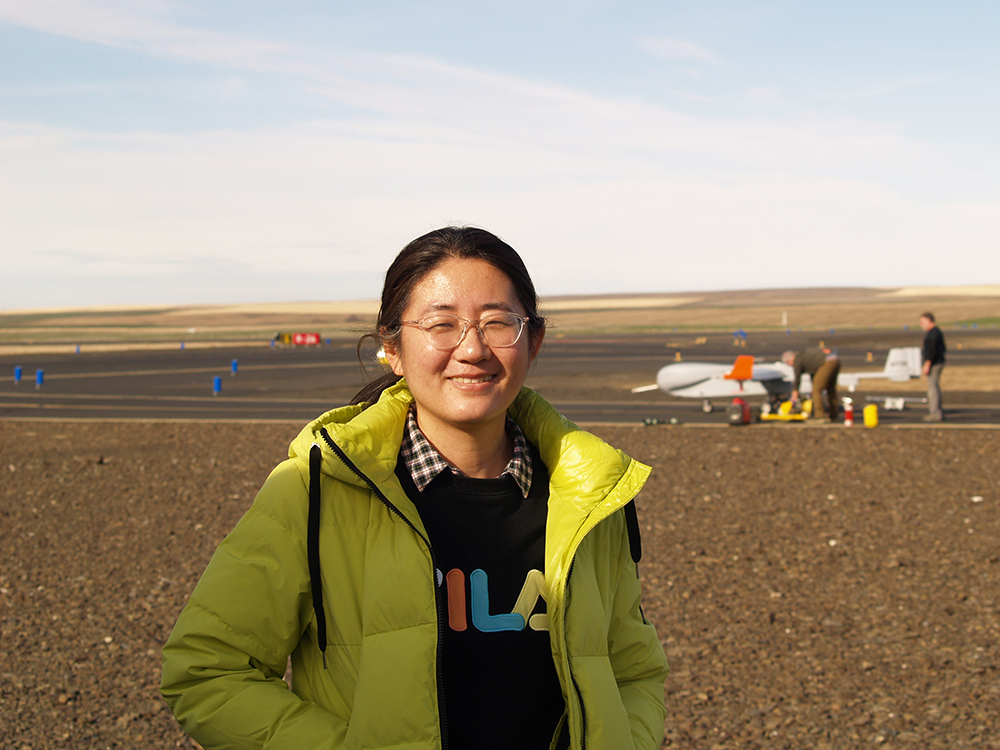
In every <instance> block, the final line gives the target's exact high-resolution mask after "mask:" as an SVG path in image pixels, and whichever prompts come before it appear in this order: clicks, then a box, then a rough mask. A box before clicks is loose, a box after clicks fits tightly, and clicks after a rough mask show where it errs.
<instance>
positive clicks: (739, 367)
mask: <svg viewBox="0 0 1000 750" xmlns="http://www.w3.org/2000/svg"><path fill="white" fill-rule="evenodd" d="M724 377H725V379H726V380H753V355H752V354H741V355H740V356H738V357H737V358H736V361H735V362H734V363H733V369H732V370H730V371H729V372H727V373H726V374H725V375H724Z"/></svg>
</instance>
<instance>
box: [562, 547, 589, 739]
mask: <svg viewBox="0 0 1000 750" xmlns="http://www.w3.org/2000/svg"><path fill="white" fill-rule="evenodd" d="M575 567H576V553H575V552H574V553H573V560H572V561H571V562H570V564H569V572H568V573H567V574H566V591H569V579H570V578H572V577H573V568H575ZM563 600H564V601H565V597H563ZM565 632H566V605H565V604H564V605H563V633H565ZM566 670H567V671H568V672H569V679H570V682H572V683H573V690H575V691H576V699H577V701H578V702H579V704H580V728H581V731H580V750H586V749H587V707H586V706H585V705H584V703H583V691H581V690H580V685H579V684H578V683H577V681H576V676H575V675H574V674H573V665H572V663H571V661H570V655H569V653H568V652H567V654H566ZM570 744H572V743H570Z"/></svg>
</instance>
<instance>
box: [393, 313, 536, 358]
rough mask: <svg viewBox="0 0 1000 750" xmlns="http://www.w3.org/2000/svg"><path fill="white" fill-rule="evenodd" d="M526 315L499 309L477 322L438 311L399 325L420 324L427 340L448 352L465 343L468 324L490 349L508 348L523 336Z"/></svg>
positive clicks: (418, 325) (436, 347)
mask: <svg viewBox="0 0 1000 750" xmlns="http://www.w3.org/2000/svg"><path fill="white" fill-rule="evenodd" d="M526 320H527V318H526V317H524V316H523V315H518V314H516V313H512V312H507V313H497V314H496V315H488V316H487V317H485V318H480V319H479V321H478V322H476V321H473V320H469V319H468V318H460V317H458V316H457V315H447V314H444V313H436V314H434V315H428V316H427V317H426V318H421V319H420V320H404V321H402V322H401V323H400V325H404V326H414V327H416V328H419V329H420V330H421V331H422V332H423V334H424V338H425V339H427V343H428V344H430V345H431V346H432V347H434V348H435V349H437V350H439V351H442V352H446V351H449V350H451V349H454V348H455V347H456V346H458V345H459V344H461V343H462V340H463V339H464V338H465V334H466V333H467V332H468V330H469V327H470V326H472V327H473V328H475V329H476V330H477V331H479V335H480V336H482V337H483V341H484V342H485V343H486V346H488V347H490V348H491V349H506V348H507V347H511V346H514V344H516V343H517V342H518V339H520V338H521V331H523V330H524V321H526Z"/></svg>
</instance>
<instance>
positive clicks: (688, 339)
mask: <svg viewBox="0 0 1000 750" xmlns="http://www.w3.org/2000/svg"><path fill="white" fill-rule="evenodd" d="M666 338H674V339H678V341H677V342H674V343H679V344H683V345H685V346H687V348H688V350H689V351H690V352H691V353H690V354H686V357H687V358H688V359H692V358H697V359H703V360H705V361H717V362H728V361H732V359H733V358H734V355H735V354H736V353H754V354H756V355H757V356H760V357H767V358H768V359H773V358H776V357H777V356H778V355H779V354H780V352H781V351H782V350H783V349H785V348H795V347H797V346H800V345H802V343H803V342H801V341H798V340H796V338H795V337H792V336H785V335H781V334H770V336H769V337H768V336H760V337H756V340H754V341H751V343H750V345H749V346H748V347H747V348H745V349H736V348H734V346H733V338H732V337H731V336H727V335H720V334H715V335H713V336H709V337H696V336H695V335H694V334H684V335H683V336H674V337H666ZM696 338H702V339H704V341H703V342H702V343H698V344H697V345H695V344H693V343H692V342H693V341H694V340H695V339H696ZM913 338H914V337H913V336H912V335H911V336H910V337H909V338H908V339H905V340H900V339H901V335H900V334H884V335H883V334H865V335H860V334H855V335H853V336H850V337H848V336H844V337H841V338H839V339H837V340H836V342H832V343H835V345H836V346H837V348H838V351H839V353H840V354H841V357H842V358H843V359H844V361H845V368H846V367H851V368H859V367H865V366H867V367H869V368H870V367H871V364H868V363H866V360H865V355H866V352H867V351H871V350H872V349H873V348H876V349H878V350H879V351H880V352H881V354H880V355H879V357H880V358H881V357H882V356H884V352H885V350H887V349H888V347H889V346H892V345H898V344H905V345H913V344H914V342H913V340H912V339H913ZM670 343H671V342H668V341H665V339H664V337H660V336H657V337H650V336H638V335H637V336H619V337H593V338H585V337H579V336H577V337H572V338H570V337H567V338H565V339H560V338H558V337H557V336H555V335H550V338H549V340H548V341H547V342H546V345H545V348H544V350H543V352H542V354H541V356H540V357H539V360H538V363H537V364H536V366H535V367H534V368H533V369H532V371H531V373H530V374H529V377H528V384H529V385H531V386H532V387H536V388H537V389H538V390H539V391H540V392H541V393H542V394H543V395H544V396H545V397H546V398H548V399H549V400H550V401H551V402H552V403H553V404H554V405H555V406H556V407H557V408H559V409H560V411H562V412H563V413H564V414H566V415H567V416H568V417H569V418H570V419H572V420H573V421H576V422H580V423H622V424H639V423H643V422H644V421H645V420H650V421H653V420H655V421H656V422H658V423H666V422H669V420H670V419H671V418H673V419H676V420H678V421H679V422H681V423H715V424H725V423H726V417H725V407H726V404H725V402H723V403H719V404H718V405H717V406H718V408H717V410H716V411H715V412H713V413H712V414H708V415H705V414H703V413H702V412H701V402H700V401H699V400H689V399H675V398H671V397H669V396H666V395H665V394H662V393H659V392H652V393H643V394H632V393H630V392H629V389H628V385H629V384H631V385H638V384H643V383H652V382H654V380H655V375H656V371H657V369H658V368H659V367H662V366H663V365H665V364H668V363H669V362H670V361H672V360H671V359H670V358H669V356H668V354H669V351H668V349H667V348H666V345H668V344H670ZM949 357H950V358H952V361H955V362H958V361H962V362H965V363H967V364H994V365H997V367H998V374H1000V353H995V352H990V351H974V350H968V351H966V352H964V353H963V352H949ZM234 360H235V361H236V372H235V373H234V372H233V361H234ZM15 367H20V368H21V382H20V384H15V382H14V368H15ZM39 369H40V370H42V371H43V373H44V382H43V383H42V385H41V386H40V387H36V382H35V378H36V371H37V370H39ZM372 369H373V370H374V367H373V368H372ZM216 378H218V383H219V384H220V385H221V388H220V389H219V390H218V392H215V384H216ZM362 382H363V375H362V372H361V367H360V365H359V363H358V361H357V355H356V353H355V348H354V346H353V345H352V344H343V345H327V346H322V347H301V348H286V349H278V348H270V347H267V346H261V347H242V348H226V347H220V348H214V349H190V348H189V349H186V350H181V349H180V348H179V347H178V349H176V350H157V351H120V352H93V353H88V352H87V351H86V347H84V348H83V350H82V351H81V353H80V354H41V355H37V356H32V355H17V356H9V355H8V356H3V357H0V419H72V420H79V419H93V420H116V419H130V420H136V419H142V420H227V421H232V420H268V421H272V420H278V421H291V422H298V423H305V422H307V421H309V420H311V419H314V418H315V417H316V416H318V415H320V414H322V413H323V412H325V411H327V410H329V409H331V408H334V407H336V406H338V405H341V404H343V403H346V402H347V401H348V400H349V399H350V398H351V396H352V395H353V394H354V393H355V392H356V391H357V389H358V388H359V387H360V386H361V384H362ZM886 393H887V394H889V395H892V394H891V390H890V384H888V383H887V389H886ZM909 395H913V394H912V393H911V394H909ZM949 397H950V398H951V401H950V402H949V400H948V399H949ZM945 398H946V408H948V409H949V423H951V424H998V425H1000V394H996V393H994V394H949V393H948V392H947V391H946V393H945ZM863 405H864V403H861V404H859V406H863ZM925 413H926V407H923V406H919V405H918V406H916V407H913V408H907V409H906V410H904V411H902V412H888V411H880V420H881V421H882V422H883V423H884V424H887V425H888V424H910V423H914V424H916V423H919V422H920V417H922V416H923V415H924V414H925ZM857 421H858V423H860V413H859V415H858V418H857Z"/></svg>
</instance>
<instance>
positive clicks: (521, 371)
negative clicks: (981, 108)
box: [161, 227, 667, 750]
mask: <svg viewBox="0 0 1000 750" xmlns="http://www.w3.org/2000/svg"><path fill="white" fill-rule="evenodd" d="M536 308H537V296H536V294H535V288H534V285H533V283H532V282H531V278H530V276H529V275H528V271H527V269H526V268H525V267H524V264H523V262H522V260H521V258H520V256H519V255H518V254H517V253H516V252H515V251H514V249H513V248H512V247H510V246H509V245H508V244H507V243H505V242H503V241H502V240H500V239H499V238H498V237H496V236H495V235H493V234H491V233H489V232H487V231H485V230H482V229H476V228H473V227H445V228H443V229H439V230H435V231H433V232H430V233H429V234H426V235H424V236H422V237H419V238H417V239H416V240H414V241H413V242H411V243H410V244H408V245H407V246H406V247H405V248H404V249H403V251H402V252H401V253H400V254H399V255H398V256H397V257H396V260H395V261H394V262H393V263H392V265H391V266H390V267H389V270H388V271H387V273H386V277H385V286H384V289H383V293H382V304H381V308H380V311H379V317H378V321H377V323H376V326H375V328H374V329H373V330H372V331H371V332H370V333H369V334H367V335H366V336H365V337H364V338H363V339H362V340H363V341H372V342H373V343H375V344H378V345H381V346H382V347H383V351H384V354H385V358H386V360H387V361H388V364H389V366H390V367H391V371H389V372H386V373H385V375H384V376H383V377H381V378H379V379H377V380H375V381H373V382H372V383H370V384H368V386H366V387H365V388H363V389H362V390H361V392H359V393H358V395H357V396H356V397H355V399H354V402H353V405H350V406H346V407H341V408H336V409H333V410H332V411H329V412H327V413H326V414H324V415H323V416H321V417H319V418H318V419H316V420H315V421H314V422H312V423H311V424H309V425H308V426H306V427H305V428H304V429H303V430H302V432H301V433H300V434H299V436H298V437H297V438H296V439H295V440H294V441H293V442H292V445H291V448H290V450H289V455H290V458H289V460H287V461H285V462H283V463H282V464H280V465H279V466H278V467H277V468H276V469H275V470H274V472H273V473H272V474H271V475H270V477H269V478H268V479H267V481H266V482H265V483H264V486H263V487H262V488H261V490H260V492H259V494H258V495H257V497H256V499H255V500H254V503H253V506H252V507H251V508H250V509H249V510H248V511H247V513H246V515H245V516H244V517H243V519H242V520H241V521H240V522H239V523H238V524H237V525H236V528H235V529H234V530H233V531H232V533H230V534H229V536H227V537H226V538H225V539H224V540H223V541H222V543H221V544H220V545H219V547H218V549H217V551H216V553H215V555H214V556H213V557H212V561H211V562H210V563H209V565H208V568H207V569H206V570H205V573H204V575H203V576H202V577H201V580H200V581H199V583H198V585H197V586H196V587H195V589H194V592H193V593H192V594H191V599H190V601H189V602H188V604H187V606H186V607H185V609H184V611H183V612H182V613H181V615H180V617H179V619H178V620H177V624H176V625H175V626H174V629H173V632H172V633H171V635H170V638H169V639H168V640H167V643H166V645H165V646H164V648H163V678H162V686H161V689H162V692H163V696H164V697H165V698H166V700H167V703H168V705H169V706H170V708H171V710H172V711H173V712H174V716H176V717H177V719H178V720H179V721H180V723H181V725H182V726H183V727H184V729H185V730H186V731H187V732H188V733H189V734H190V735H191V736H192V737H193V738H194V739H195V740H196V741H197V742H198V743H199V744H200V746H201V747H203V748H205V750H223V749H225V750H236V748H248V749H250V748H265V747H266V748H273V750H278V748H293V749H294V750H299V748H301V749H302V750H339V749H340V748H369V749H370V750H379V749H381V750H388V749H389V748H394V749H395V750H401V749H402V748H404V747H405V748H410V750H443V749H446V748H449V747H450V748H452V750H469V749H470V748H474V749H475V750H500V749H506V748H516V749H517V750H550V749H551V748H554V749H558V750H563V749H564V748H567V749H569V750H583V748H587V749H588V750H622V748H629V749H630V750H632V749H634V750H657V748H659V747H660V743H661V742H662V739H663V722H664V718H665V716H666V707H665V705H664V680H665V679H666V676H667V661H666V656H665V654H664V651H663V647H662V646H661V645H660V641H659V639H658V637H657V634H656V630H655V628H654V627H653V625H652V624H651V623H650V622H649V621H648V620H646V618H645V617H644V616H643V613H642V609H641V606H640V603H641V598H642V593H641V583H640V580H639V571H638V568H637V562H638V559H639V552H640V548H639V543H640V539H639V524H638V519H637V516H636V511H635V505H634V504H633V502H632V500H633V498H634V497H635V496H636V495H637V494H638V492H639V490H640V489H641V488H642V486H643V484H644V483H645V481H646V478H647V476H648V475H649V473H650V468H649V467H647V466H645V465H643V464H641V463H639V462H638V461H635V460H633V459H631V458H629V457H628V456H626V455H625V454H624V453H621V452H620V451H618V450H616V449H615V448H612V447H611V446H610V445H608V444H607V443H605V442H603V441H602V440H600V439H599V438H598V437H597V436H595V435H593V434H591V433H589V432H586V431H584V430H581V429H580V428H578V427H577V426H576V425H574V424H572V423H571V422H569V420H567V419H566V418H565V417H563V416H562V415H561V414H559V413H558V412H557V411H556V410H555V409H554V408H553V407H552V406H550V405H549V404H548V403H547V402H545V401H544V400H543V399H542V398H541V396H539V395H538V394H537V393H535V392H534V391H532V390H530V389H528V388H526V387H524V380H525V376H526V375H527V373H528V370H529V368H530V367H531V364H532V362H533V361H534V359H535V356H536V355H537V354H538V352H539V350H540V349H541V346H542V340H543V338H544V336H545V320H544V319H543V318H542V317H541V316H540V315H539V314H538V311H537V309H536ZM248 429H249V428H248ZM289 657H290V658H291V666H292V679H291V686H290V689H289V685H287V684H285V682H284V680H282V675H283V674H284V672H285V667H286V662H287V660H288V659H289Z"/></svg>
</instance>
